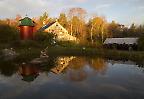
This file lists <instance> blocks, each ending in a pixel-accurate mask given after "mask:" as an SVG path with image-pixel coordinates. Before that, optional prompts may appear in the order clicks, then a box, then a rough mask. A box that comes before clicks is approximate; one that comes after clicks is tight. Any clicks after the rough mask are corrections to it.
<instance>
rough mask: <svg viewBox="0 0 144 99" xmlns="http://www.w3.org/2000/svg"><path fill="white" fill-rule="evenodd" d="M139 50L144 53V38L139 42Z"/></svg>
mask: <svg viewBox="0 0 144 99" xmlns="http://www.w3.org/2000/svg"><path fill="white" fill-rule="evenodd" d="M138 49H139V50H141V51H144V36H142V37H140V38H139V40H138Z"/></svg>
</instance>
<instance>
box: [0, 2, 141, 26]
mask: <svg viewBox="0 0 144 99" xmlns="http://www.w3.org/2000/svg"><path fill="white" fill-rule="evenodd" d="M73 7H81V8H83V9H85V10H86V11H87V16H89V17H90V16H94V15H99V16H105V17H106V19H107V21H108V22H111V21H112V20H115V21H116V22H118V23H121V24H124V25H130V24H131V23H135V24H144V0H0V19H4V18H14V17H15V16H16V15H17V14H20V15H22V16H23V17H24V16H25V15H28V16H29V17H37V16H40V15H42V14H43V13H44V12H47V13H48V14H49V16H50V17H58V16H59V14H60V13H61V12H66V11H68V9H70V8H73Z"/></svg>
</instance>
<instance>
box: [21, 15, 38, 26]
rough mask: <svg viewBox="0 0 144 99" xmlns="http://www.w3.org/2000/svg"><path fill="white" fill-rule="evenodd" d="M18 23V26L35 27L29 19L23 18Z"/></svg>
mask: <svg viewBox="0 0 144 99" xmlns="http://www.w3.org/2000/svg"><path fill="white" fill-rule="evenodd" d="M19 21H20V24H19V26H34V25H35V23H34V21H33V20H32V19H30V18H29V17H25V18H23V19H21V20H19Z"/></svg>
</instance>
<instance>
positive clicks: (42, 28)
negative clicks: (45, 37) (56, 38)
mask: <svg viewBox="0 0 144 99" xmlns="http://www.w3.org/2000/svg"><path fill="white" fill-rule="evenodd" d="M54 23H55V22H50V23H48V24H47V25H44V26H43V27H41V28H40V29H39V30H38V31H44V30H45V29H47V28H48V27H50V26H51V25H53V24H54Z"/></svg>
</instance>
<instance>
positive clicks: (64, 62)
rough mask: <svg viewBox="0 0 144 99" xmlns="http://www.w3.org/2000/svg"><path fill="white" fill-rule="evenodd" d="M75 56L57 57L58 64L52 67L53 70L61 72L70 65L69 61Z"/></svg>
mask: <svg viewBox="0 0 144 99" xmlns="http://www.w3.org/2000/svg"><path fill="white" fill-rule="evenodd" d="M73 58H75V57H73V56H72V57H59V58H58V59H57V66H56V67H54V68H52V69H51V71H52V72H54V73H56V74H59V73H61V72H62V71H63V70H64V69H65V68H66V67H67V66H68V65H69V62H70V61H71V60H72V59H73Z"/></svg>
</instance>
